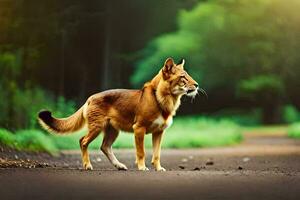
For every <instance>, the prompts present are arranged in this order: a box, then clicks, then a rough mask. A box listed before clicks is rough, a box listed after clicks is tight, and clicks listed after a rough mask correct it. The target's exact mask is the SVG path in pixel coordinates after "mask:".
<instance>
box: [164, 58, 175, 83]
mask: <svg viewBox="0 0 300 200" xmlns="http://www.w3.org/2000/svg"><path fill="white" fill-rule="evenodd" d="M174 67H175V63H174V60H173V59H172V58H167V60H166V61H165V64H164V66H163V68H162V73H163V77H164V79H168V78H169V77H170V74H171V73H172V69H173V68H174Z"/></svg>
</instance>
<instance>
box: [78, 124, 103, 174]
mask: <svg viewBox="0 0 300 200" xmlns="http://www.w3.org/2000/svg"><path fill="white" fill-rule="evenodd" d="M100 131H101V130H100V129H99V128H93V129H89V132H88V134H87V135H85V136H83V137H82V138H81V139H80V140H79V144H80V149H81V155H82V164H83V168H84V169H86V170H92V169H93V166H92V164H91V162H90V157H89V153H88V146H89V144H90V143H91V142H92V141H93V140H94V139H95V138H96V137H97V136H98V135H99V133H100Z"/></svg>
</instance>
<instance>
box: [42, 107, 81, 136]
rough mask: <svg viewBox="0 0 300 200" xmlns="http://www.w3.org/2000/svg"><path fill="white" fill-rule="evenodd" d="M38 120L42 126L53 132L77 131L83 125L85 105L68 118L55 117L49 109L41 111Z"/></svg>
mask: <svg viewBox="0 0 300 200" xmlns="http://www.w3.org/2000/svg"><path fill="white" fill-rule="evenodd" d="M38 121H39V123H40V124H41V126H42V127H43V128H44V129H46V130H47V131H49V132H51V133H58V134H66V133H72V132H75V131H77V130H79V129H81V128H82V127H83V125H84V124H85V119H84V117H83V107H81V108H80V109H79V110H78V111H77V112H75V113H74V114H73V115H71V116H70V117H67V118H61V119H58V118H55V117H52V114H51V112H50V111H48V110H44V111H41V112H39V115H38Z"/></svg>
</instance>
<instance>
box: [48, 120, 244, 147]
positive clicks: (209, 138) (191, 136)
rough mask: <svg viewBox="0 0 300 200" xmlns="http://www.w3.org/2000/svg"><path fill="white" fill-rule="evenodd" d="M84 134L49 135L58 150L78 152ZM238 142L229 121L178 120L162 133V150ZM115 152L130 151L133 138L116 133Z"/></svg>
mask: <svg viewBox="0 0 300 200" xmlns="http://www.w3.org/2000/svg"><path fill="white" fill-rule="evenodd" d="M85 132H86V131H80V132H77V133H75V134H72V135H65V136H57V135H51V138H52V140H53V141H54V143H55V144H56V146H57V147H58V148H59V149H79V143H78V140H79V138H80V137H81V136H82V135H84V134H85ZM241 140H242V134H241V128H240V127H239V126H238V125H237V124H235V123H234V122H232V121H229V120H213V119H207V118H204V117H184V118H183V117H181V118H178V119H175V120H174V123H173V125H172V126H171V127H170V128H169V129H168V130H167V131H166V132H165V135H164V137H163V142H162V147H163V148H195V147H214V146H225V145H233V144H237V143H239V142H240V141H241ZM101 141H102V134H101V135H100V136H99V137H98V138H97V139H95V140H94V141H93V142H92V143H91V144H90V147H89V148H90V149H99V147H100V145H101ZM113 146H114V147H115V148H133V147H134V137H133V134H130V133H122V132H121V133H120V135H119V137H118V138H117V140H116V142H115V143H114V145H113ZM145 146H146V148H151V147H152V144H151V134H148V135H146V136H145Z"/></svg>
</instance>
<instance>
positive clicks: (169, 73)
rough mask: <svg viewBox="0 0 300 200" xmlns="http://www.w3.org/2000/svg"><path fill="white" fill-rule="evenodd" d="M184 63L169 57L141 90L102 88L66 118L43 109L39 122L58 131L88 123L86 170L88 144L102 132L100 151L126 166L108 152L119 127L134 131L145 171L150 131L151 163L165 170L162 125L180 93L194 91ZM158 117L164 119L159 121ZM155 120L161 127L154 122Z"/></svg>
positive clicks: (139, 160)
mask: <svg viewBox="0 0 300 200" xmlns="http://www.w3.org/2000/svg"><path fill="white" fill-rule="evenodd" d="M183 65H184V63H181V64H178V65H176V64H175V63H174V62H173V60H172V59H170V58H169V59H167V60H166V62H165V64H164V66H163V68H162V69H161V70H160V72H159V73H158V74H157V75H156V76H155V77H154V78H153V79H152V80H151V81H150V82H148V83H146V84H145V85H144V87H143V89H141V90H125V89H115V90H108V91H104V92H101V93H98V94H95V95H92V96H91V97H89V98H88V100H87V102H86V103H85V104H84V106H83V107H82V108H80V109H79V110H78V111H77V112H76V113H75V114H74V115H72V116H71V117H69V118H65V119H56V118H53V117H52V116H51V113H50V116H49V111H43V112H41V113H40V114H39V121H40V122H41V124H42V125H43V127H45V128H46V129H48V130H50V131H53V132H57V133H65V132H73V131H74V130H77V129H79V128H81V127H82V125H83V124H85V123H86V124H87V127H88V134H87V135H86V136H84V137H82V138H81V139H80V147H81V150H82V159H83V166H84V168H86V169H92V166H91V163H90V161H89V156H88V152H87V147H88V144H89V143H90V142H91V141H92V140H93V139H95V138H96V137H97V136H98V135H99V133H100V132H101V131H103V132H104V134H105V136H104V139H103V143H102V146H101V150H102V151H103V152H104V153H105V155H107V157H108V159H109V160H110V161H111V162H112V164H113V165H115V166H116V167H117V168H118V169H125V170H126V169H127V167H126V166H125V165H124V164H122V163H120V162H119V161H118V160H117V159H116V157H115V156H114V154H113V152H112V151H111V145H112V143H113V142H114V141H115V139H116V138H117V136H118V133H119V130H122V131H126V132H134V135H135V144H136V163H137V166H138V169H139V170H147V169H148V168H147V167H146V166H145V150H144V135H145V134H146V133H153V134H152V137H153V157H152V163H153V164H154V167H155V169H156V170H165V169H164V168H162V167H161V165H160V144H161V137H162V134H163V132H164V129H165V127H166V126H165V125H166V124H167V123H168V120H172V117H173V116H174V115H175V113H176V110H177V108H178V107H179V105H180V98H181V97H182V95H184V94H187V92H188V91H192V92H193V93H194V94H196V92H197V83H196V82H195V81H194V80H193V79H192V78H191V77H190V76H189V75H188V74H187V73H186V72H185V71H184V69H183ZM47 113H48V114H47ZM160 116H162V118H163V119H164V122H161V121H160V120H159V119H160V118H159V117H160ZM155 120H158V122H161V123H162V125H163V126H160V125H161V124H158V125H155V124H153V123H154V122H155ZM161 127H163V128H161Z"/></svg>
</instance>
